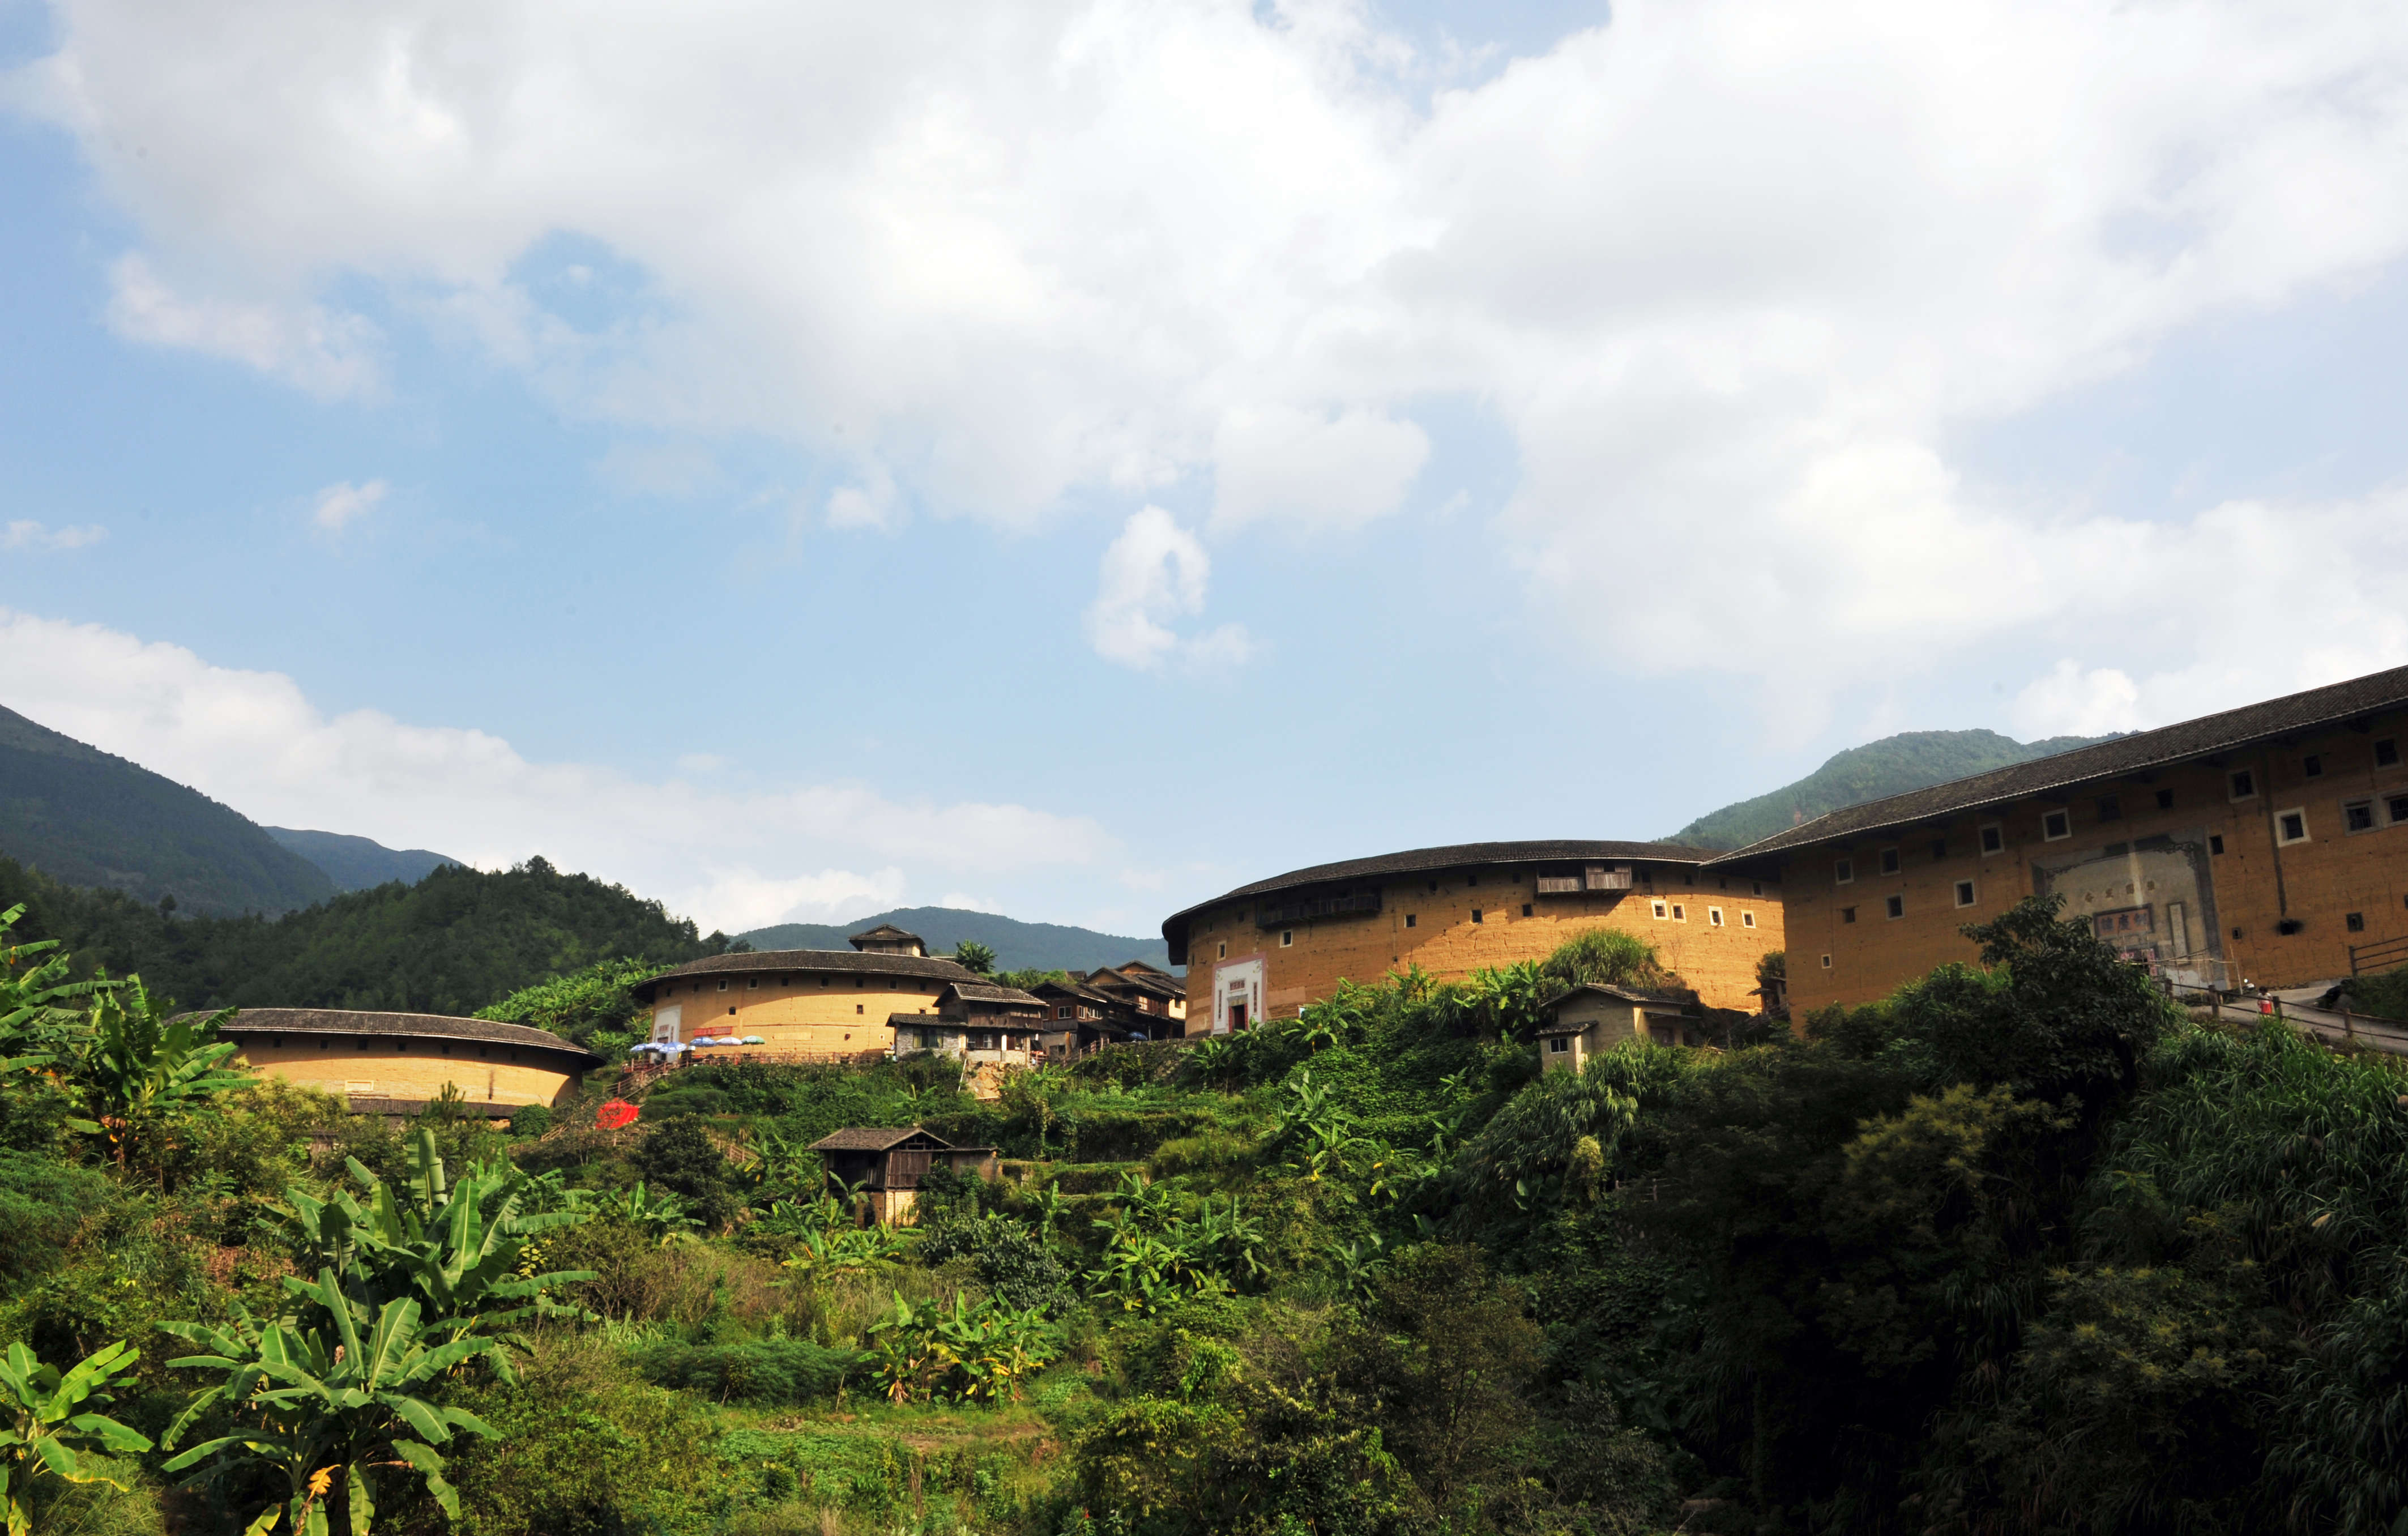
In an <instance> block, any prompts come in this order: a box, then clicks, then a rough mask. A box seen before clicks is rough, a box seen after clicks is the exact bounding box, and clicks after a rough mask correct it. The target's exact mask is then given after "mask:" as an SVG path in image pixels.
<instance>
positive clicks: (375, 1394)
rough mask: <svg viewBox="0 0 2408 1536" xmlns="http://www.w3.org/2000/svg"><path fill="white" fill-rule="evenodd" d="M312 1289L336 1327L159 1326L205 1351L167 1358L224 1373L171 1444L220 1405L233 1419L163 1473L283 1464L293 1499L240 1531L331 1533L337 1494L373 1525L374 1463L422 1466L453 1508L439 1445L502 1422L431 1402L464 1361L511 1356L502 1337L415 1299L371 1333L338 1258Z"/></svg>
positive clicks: (389, 1308)
mask: <svg viewBox="0 0 2408 1536" xmlns="http://www.w3.org/2000/svg"><path fill="white" fill-rule="evenodd" d="M305 1289H306V1290H307V1291H308V1293H309V1294H310V1296H311V1298H312V1299H314V1300H315V1302H316V1303H317V1306H318V1308H319V1309H320V1310H321V1311H322V1313H323V1315H324V1316H325V1317H327V1318H328V1319H330V1324H329V1326H326V1327H321V1328H296V1327H294V1326H292V1325H291V1324H290V1323H288V1322H286V1321H283V1320H270V1321H262V1320H260V1319H257V1318H254V1317H252V1316H251V1314H250V1313H249V1312H248V1311H247V1310H241V1309H237V1311H236V1317H235V1320H234V1322H233V1323H232V1324H230V1325H229V1326H227V1327H224V1328H211V1327H208V1326H207V1325H204V1324H200V1323H163V1324H161V1325H160V1326H161V1327H162V1328H165V1329H166V1330H167V1331H168V1332H170V1333H172V1334H174V1335H176V1336H177V1337H178V1338H179V1339H183V1340H185V1341H187V1342H191V1343H194V1344H198V1345H199V1346H200V1347H201V1349H202V1350H203V1351H204V1353H202V1354H198V1355H187V1356H183V1357H179V1358H177V1359H173V1360H170V1361H168V1362H167V1363H168V1364H169V1365H170V1366H172V1367H176V1368H179V1369H183V1370H193V1371H222V1372H223V1373H224V1380H222V1381H221V1382H220V1383H218V1384H217V1385H214V1386H211V1387H208V1388H207V1389H205V1390H204V1391H202V1392H200V1393H199V1394H197V1395H196V1396H195V1397H194V1398H193V1400H192V1401H191V1402H190V1403H189V1404H187V1405H186V1407H185V1409H184V1411H183V1412H182V1413H181V1414H178V1415H177V1417H176V1421H175V1423H174V1424H172V1425H170V1426H169V1427H168V1429H167V1433H166V1436H165V1445H166V1447H167V1448H168V1449H170V1450H173V1449H174V1448H175V1446H176V1443H177V1442H179V1440H181V1439H182V1438H183V1435H184V1432H185V1431H186V1430H187V1429H189V1428H192V1426H193V1424H194V1423H195V1422H197V1421H198V1420H199V1419H200V1418H201V1417H202V1416H203V1415H204V1414H208V1412H209V1411H210V1410H211V1409H213V1408H217V1407H219V1406H220V1405H223V1406H224V1407H225V1408H226V1409H227V1410H228V1411H229V1412H230V1413H231V1414H233V1416H234V1418H235V1421H236V1424H237V1425H238V1426H239V1428H236V1430H235V1431H234V1432H232V1433H230V1434H223V1435H219V1436H217V1437H216V1438H215V1439H212V1440H208V1441H204V1442H202V1443H200V1444H198V1445H195V1446H193V1448H192V1449H190V1450H188V1451H185V1452H183V1453H181V1454H180V1455H179V1456H176V1457H173V1458H172V1459H170V1460H169V1461H168V1462H167V1463H166V1464H165V1468H164V1469H163V1470H164V1471H171V1472H173V1471H185V1470H187V1469H189V1468H193V1467H202V1466H205V1465H206V1467H207V1471H206V1472H205V1473H204V1475H205V1476H207V1475H209V1474H213V1473H223V1472H226V1471H232V1470H234V1469H235V1468H236V1467H238V1466H240V1465H242V1464H243V1463H245V1462H264V1463H265V1464H266V1465H268V1466H269V1467H271V1468H273V1469H274V1470H275V1471H277V1472H279V1473H280V1474H281V1475H282V1477H283V1480H284V1484H285V1488H286V1494H287V1496H286V1498H285V1500H283V1501H282V1502H281V1503H280V1504H270V1505H269V1506H268V1507H267V1508H265V1510H262V1511H261V1512H260V1513H259V1514H258V1515H257V1516H256V1517H255V1518H254V1519H253V1520H252V1521H251V1526H250V1528H249V1529H248V1530H247V1531H246V1532H245V1536H265V1533H267V1532H270V1531H273V1530H275V1529H278V1522H279V1520H281V1521H283V1522H285V1524H284V1529H287V1530H289V1531H290V1532H292V1533H293V1536H328V1533H329V1529H330V1512H331V1510H332V1509H333V1507H334V1503H335V1500H336V1498H337V1495H339V1496H340V1498H341V1500H342V1501H343V1504H344V1506H345V1513H346V1514H348V1516H349V1521H348V1524H349V1528H350V1529H351V1533H352V1536H367V1532H368V1530H369V1528H370V1522H371V1521H373V1520H374V1519H375V1517H376V1496H375V1486H374V1485H373V1484H372V1483H371V1481H370V1479H369V1476H368V1474H369V1473H370V1472H371V1471H387V1470H391V1469H401V1470H403V1471H411V1472H415V1473H417V1474H418V1476H419V1477H420V1478H421V1479H423V1481H424V1483H425V1485H426V1490H427V1492H428V1493H430V1494H432V1495H433V1496H434V1498H435V1501H436V1502H437V1504H439V1505H441V1506H442V1509H443V1513H444V1514H448V1515H450V1516H452V1518H453V1519H457V1518H459V1515H460V1500H459V1495H458V1494H457V1493H456V1492H455V1491H454V1490H453V1489H452V1485H451V1484H450V1483H449V1482H447V1481H445V1479H444V1476H443V1468H444V1461H443V1455H442V1453H441V1452H440V1451H439V1450H437V1446H441V1445H446V1444H449V1443H451V1441H452V1435H453V1433H454V1431H457V1430H466V1431H467V1432H469V1433H471V1434H478V1435H492V1434H493V1433H494V1432H495V1431H494V1428H493V1427H492V1426H491V1425H489V1424H487V1423H486V1422H485V1421H484V1420H482V1419H480V1418H479V1417H478V1416H477V1415H476V1414H471V1413H469V1412H468V1411H467V1410H466V1409H464V1408H453V1407H448V1406H446V1405H444V1404H441V1403H438V1402H437V1401H435V1400H434V1399H433V1396H432V1394H433V1393H434V1391H435V1389H436V1385H437V1383H438V1382H439V1381H440V1380H441V1378H442V1377H443V1376H444V1375H445V1373H447V1372H449V1371H453V1370H456V1369H457V1368H459V1367H460V1366H463V1365H465V1364H466V1363H467V1362H468V1361H470V1360H473V1359H477V1358H479V1357H485V1358H488V1359H491V1360H495V1361H496V1362H497V1363H502V1364H506V1363H507V1354H506V1350H505V1347H504V1345H503V1344H502V1342H501V1341H499V1340H497V1339H493V1338H487V1337H483V1336H481V1335H479V1334H477V1333H475V1332H473V1331H468V1330H464V1329H461V1328H457V1327H453V1328H448V1329H447V1328H430V1327H428V1325H427V1324H426V1323H425V1322H423V1320H422V1313H421V1310H420V1307H419V1304H418V1301H417V1299H415V1298H410V1297H406V1298H402V1299H395V1300H392V1301H388V1302H386V1303H385V1304H384V1306H383V1308H382V1309H381V1310H380V1311H379V1312H378V1313H376V1315H375V1317H374V1320H373V1321H372V1322H371V1323H370V1324H369V1326H368V1327H367V1328H366V1329H365V1330H364V1329H363V1328H361V1326H360V1324H361V1322H362V1316H361V1313H363V1312H364V1311H365V1310H366V1309H364V1308H363V1307H362V1306H361V1305H360V1303H359V1302H358V1301H357V1300H355V1299H353V1298H351V1297H350V1296H348V1295H346V1294H345V1292H344V1289H343V1285H342V1284H341V1282H340V1281H339V1280H337V1277H336V1274H335V1271H334V1270H333V1269H332V1268H331V1267H329V1268H326V1269H322V1270H319V1272H318V1281H317V1284H316V1285H314V1286H311V1287H306V1288H305ZM439 1332H449V1333H450V1334H452V1337H451V1338H450V1340H449V1342H442V1343H435V1344H430V1343H429V1342H428V1340H429V1337H430V1336H431V1335H433V1334H437V1333H439Z"/></svg>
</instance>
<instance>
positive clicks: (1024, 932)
mask: <svg viewBox="0 0 2408 1536" xmlns="http://www.w3.org/2000/svg"><path fill="white" fill-rule="evenodd" d="M881 923H892V924H894V925H895V926H896V927H898V928H903V929H906V930H907V931H909V932H911V933H916V934H918V935H919V936H920V937H921V938H922V939H923V940H926V942H927V945H928V953H929V954H931V955H947V954H951V953H952V952H953V947H954V946H955V945H957V944H959V943H961V942H962V941H963V940H974V941H976V942H978V943H982V944H984V945H986V946H987V947H988V948H990V949H992V950H994V951H995V963H996V967H997V968H998V969H1004V970H1094V969H1098V968H1099V967H1103V966H1116V965H1119V964H1121V963H1122V962H1123V961H1125V960H1143V961H1144V962H1145V963H1146V964H1148V965H1150V966H1157V967H1159V968H1161V969H1164V970H1168V969H1171V966H1170V946H1169V945H1168V944H1166V943H1165V942H1163V940H1162V937H1161V935H1159V934H1156V935H1155V936H1154V938H1152V939H1136V938H1128V937H1125V936H1123V935H1119V934H1111V933H1098V932H1097V931H1096V930H1095V929H1093V928H1082V927H1075V926H1070V925H1068V924H1064V923H1024V922H1022V921H1020V920H1019V919H1018V918H1014V917H1006V916H1004V915H1002V914H1001V913H999V912H971V911H969V910H968V909H967V908H962V907H898V908H896V910H894V911H893V912H873V913H871V914H870V915H869V916H867V917H865V918H862V919H860V920H859V921H857V922H853V923H775V924H771V925H770V926H767V927H763V928H754V929H753V931H751V932H750V933H739V934H738V935H737V936H736V937H737V938H738V939H739V940H742V941H743V942H745V943H748V944H751V945H752V946H753V948H754V949H850V948H852V947H853V946H852V945H851V944H849V943H847V942H846V941H845V940H846V939H847V938H848V937H849V936H851V935H853V934H856V933H859V932H861V931H862V930H863V929H864V928H874V927H876V926H878V925H879V924H881Z"/></svg>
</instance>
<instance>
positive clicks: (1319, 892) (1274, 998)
mask: <svg viewBox="0 0 2408 1536" xmlns="http://www.w3.org/2000/svg"><path fill="white" fill-rule="evenodd" d="M1717 856H1719V855H1718V854H1716V853H1715V852H1714V851H1713V850H1711V849H1704V848H1686V847H1683V846H1681V845H1680V844H1677V843H1666V842H1584V841H1561V842H1470V843H1457V844H1455V845H1453V846H1450V847H1445V848H1418V849H1414V850H1412V851H1411V852H1409V853H1402V854H1382V855H1380V856H1379V857H1377V858H1361V859H1347V860H1344V861H1342V862H1340V863H1337V864H1319V865H1314V866H1312V868H1305V869H1297V870H1292V871H1291V872H1289V873H1287V874H1283V875H1279V876H1275V877H1274V878H1272V879H1269V880H1260V881H1256V882H1255V883H1253V884H1251V885H1240V886H1239V887H1238V888H1237V889H1236V890H1234V891H1231V892H1229V893H1228V894H1227V895H1226V896H1222V897H1215V898H1214V899H1212V900H1211V901H1206V902H1203V903H1200V904H1199V905H1197V906H1194V907H1190V908H1188V909H1187V910H1186V911H1185V912H1180V913H1178V914H1177V915H1175V916H1173V917H1170V918H1168V920H1166V921H1165V922H1164V923H1163V925H1162V936H1163V938H1164V939H1166V940H1168V941H1169V944H1170V960H1171V963H1172V964H1173V965H1185V966H1186V967H1187V1033H1188V1034H1190V1035H1200V1034H1206V1033H1211V1034H1216V1035H1217V1034H1226V1033H1228V1032H1229V1031H1231V1030H1233V1029H1242V1028H1244V1027H1246V1026H1247V1025H1248V1024H1250V1023H1252V1022H1253V1021H1254V1020H1255V1019H1259V1018H1266V1017H1270V1018H1282V1017H1293V1016H1294V1015H1295V1014H1296V1013H1297V1011H1299V1010H1300V1009H1302V1008H1303V1007H1304V1006H1305V1005H1306V1004H1307V1003H1311V1002H1313V1001H1316V1000H1318V999H1320V998H1326V997H1328V996H1329V995H1330V994H1331V993H1332V992H1334V991H1335V990H1336V989H1337V986H1338V983H1340V981H1341V980H1342V981H1352V982H1358V983H1365V984H1369V983H1376V982H1378V981H1379V980H1380V978H1381V977H1382V976H1383V975H1385V974H1386V973H1387V972H1389V971H1391V970H1395V969H1401V968H1403V967H1406V966H1410V965H1418V966H1420V967H1421V968H1422V969H1424V970H1426V971H1428V972H1429V973H1430V974H1431V975H1433V976H1435V977H1437V978H1438V979H1439V980H1441V981H1460V980H1462V979H1464V978H1466V977H1468V976H1469V975H1470V973H1471V972H1472V971H1474V970H1477V969H1483V968H1487V967H1499V966H1509V965H1513V964H1515V963H1517V962H1520V961H1524V960H1542V959H1544V958H1546V956H1547V955H1550V954H1552V953H1554V951H1555V948H1556V946H1558V945H1560V944H1562V943H1563V942H1564V941H1565V940H1569V939H1571V938H1573V937H1574V936H1576V935H1578V934H1581V933H1583V932H1585V931H1588V930H1590V929H1594V928H1616V929H1620V930H1621V931H1623V932H1625V933H1628V934H1632V935H1635V936H1637V937H1638V938H1640V939H1641V940H1645V941H1646V942H1648V943H1649V944H1652V945H1654V946H1655V949H1656V959H1657V960H1658V962H1660V963H1661V964H1662V965H1663V966H1664V968H1665V969H1668V970H1673V971H1677V972H1679V973H1680V975H1681V978H1682V979H1683V980H1684V981H1685V982H1686V983H1688V984H1689V985H1690V986H1692V987H1694V988H1696V989H1697V992H1698V996H1699V1000H1700V1001H1702V1002H1703V1003H1705V1005H1706V1006H1707V1007H1709V1008H1737V1009H1749V1010H1753V1009H1754V1008H1755V1007H1756V961H1757V960H1758V959H1759V958H1761V957H1762V956H1763V955H1765V954H1767V953H1768V952H1770V951H1772V950H1777V949H1779V948H1781V944H1782V926H1781V888H1780V886H1779V885H1778V884H1776V883H1771V882H1770V881H1767V880H1762V879H1758V878H1755V877H1751V876H1744V875H1742V876H1732V875H1727V874H1712V873H1709V872H1707V871H1706V870H1705V869H1704V868H1703V866H1704V864H1705V863H1706V861H1707V860H1709V859H1713V858H1715V857H1717Z"/></svg>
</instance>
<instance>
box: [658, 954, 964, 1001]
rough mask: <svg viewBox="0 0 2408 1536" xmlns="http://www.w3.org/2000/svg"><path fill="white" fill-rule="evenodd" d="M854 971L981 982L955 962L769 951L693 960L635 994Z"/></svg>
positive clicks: (664, 972) (906, 957) (935, 979)
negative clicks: (682, 983)
mask: <svg viewBox="0 0 2408 1536" xmlns="http://www.w3.org/2000/svg"><path fill="white" fill-rule="evenodd" d="M770 970H782V971H796V970H800V971H816V970H851V971H858V972H860V973H862V974H864V975H870V976H925V977H927V978H928V979H930V980H932V981H939V982H970V983H977V982H979V981H980V980H981V978H980V976H979V974H978V972H976V971H974V970H970V969H966V968H964V967H962V966H957V965H955V964H954V963H953V961H951V960H937V959H931V958H929V957H927V956H925V955H879V954H875V953H863V952H862V951H859V950H850V949H766V950H754V951H752V952H750V953H748V954H744V955H705V956H704V957H703V958H701V959H699V960H689V961H687V962H686V963H685V964H684V965H681V966H680V967H678V968H677V969H675V970H665V971H663V972H661V973H660V974H659V975H657V976H655V977H653V978H652V980H651V981H648V982H646V983H643V984H642V985H641V986H638V987H636V988H634V989H633V990H634V991H635V993H636V995H637V996H638V997H640V998H651V996H652V988H653V987H654V986H657V985H658V984H660V983H663V982H674V981H679V980H681V979H683V978H685V977H688V976H725V975H729V974H731V973H734V974H748V975H749V974H754V973H758V972H761V971H770Z"/></svg>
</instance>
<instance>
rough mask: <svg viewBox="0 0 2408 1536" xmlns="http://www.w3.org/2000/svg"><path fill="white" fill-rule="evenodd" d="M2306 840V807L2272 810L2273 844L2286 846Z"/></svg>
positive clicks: (2280, 846) (2281, 846)
mask: <svg viewBox="0 0 2408 1536" xmlns="http://www.w3.org/2000/svg"><path fill="white" fill-rule="evenodd" d="M2307 840H2308V812H2307V809H2306V807H2304V806H2302V807H2300V808H2299V809H2297V810H2292V811H2276V812H2274V844H2275V846H2276V847H2278V848H2288V847H2289V846H2290V845H2291V844H2293V843H2295V842H2305V841H2307Z"/></svg>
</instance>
